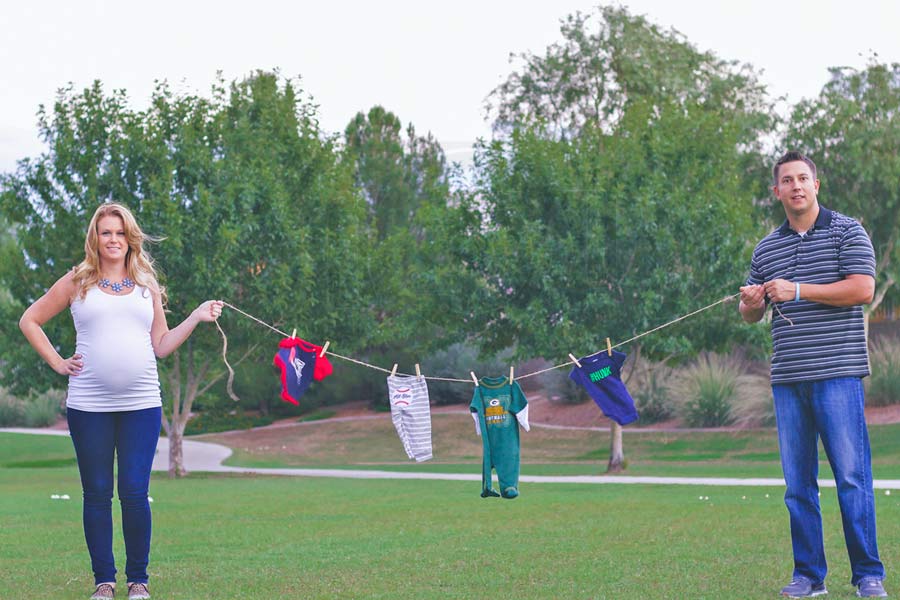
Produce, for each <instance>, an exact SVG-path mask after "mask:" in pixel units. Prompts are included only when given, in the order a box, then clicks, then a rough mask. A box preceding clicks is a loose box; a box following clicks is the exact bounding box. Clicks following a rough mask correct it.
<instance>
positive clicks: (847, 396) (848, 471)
mask: <svg viewBox="0 0 900 600" xmlns="http://www.w3.org/2000/svg"><path fill="white" fill-rule="evenodd" d="M772 392H773V395H774V397H775V418H776V420H777V422H778V445H779V447H780V449H781V466H782V469H783V470H784V480H785V483H786V484H787V491H786V492H785V494H784V503H785V504H786V505H787V509H788V513H789V514H790V520H791V542H792V544H793V549H794V577H797V576H800V577H805V578H807V579H809V580H810V581H812V582H813V583H818V582H821V581H824V580H825V575H826V573H827V572H828V566H827V564H826V562H825V546H824V543H823V540H822V513H821V511H820V509H819V496H818V492H819V485H818V482H817V477H818V474H819V452H818V439H819V438H820V437H821V438H822V446H823V447H824V448H825V455H826V456H827V457H828V462H829V463H830V464H831V470H832V471H833V472H834V480H835V483H836V484H837V495H838V503H839V504H840V507H841V518H842V520H843V525H844V540H845V541H846V544H847V553H848V554H849V556H850V568H851V572H852V579H851V583H852V584H853V585H856V584H857V583H858V582H859V580H860V579H862V578H863V577H875V578H877V579H884V566H883V565H882V564H881V561H880V560H879V558H878V543H877V542H876V540H875V492H874V490H873V489H872V455H871V450H870V449H869V434H868V431H867V430H866V420H865V414H864V413H863V408H864V406H865V400H864V398H863V386H862V380H861V379H860V378H859V377H838V378H834V379H823V380H819V381H805V382H801V383H791V384H773V385H772Z"/></svg>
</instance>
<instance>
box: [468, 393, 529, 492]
mask: <svg viewBox="0 0 900 600" xmlns="http://www.w3.org/2000/svg"><path fill="white" fill-rule="evenodd" d="M469 410H470V411H471V413H472V418H473V419H474V420H475V431H476V433H478V435H480V436H481V444H482V449H483V452H484V454H483V458H482V461H481V497H482V498H487V497H488V496H503V497H504V498H515V497H516V496H518V495H519V490H518V486H519V427H518V426H519V425H521V426H522V428H523V429H524V430H525V431H528V430H529V429H530V426H529V424H528V400H526V399H525V394H523V393H522V388H521V387H519V384H518V383H516V382H515V381H510V380H509V379H508V378H506V377H482V378H481V380H480V381H479V385H478V386H477V387H476V388H475V394H474V395H473V396H472V403H471V404H470V405H469ZM513 415H515V419H513ZM491 469H494V470H496V471H497V479H499V480H500V493H499V494H498V493H497V492H495V491H494V490H493V488H492V487H491Z"/></svg>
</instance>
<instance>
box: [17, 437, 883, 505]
mask: <svg viewBox="0 0 900 600" xmlns="http://www.w3.org/2000/svg"><path fill="white" fill-rule="evenodd" d="M0 432H9V433H31V434H47V435H69V432H68V431H59V430H50V429H0ZM231 453H232V452H231V448H228V447H227V446H223V445H221V444H213V443H210V442H197V441H194V440H184V462H185V468H186V469H187V470H188V471H189V472H190V471H197V472H203V471H206V472H215V473H249V474H255V475H284V476H294V477H336V478H342V479H432V480H444V481H481V474H480V473H428V472H422V471H419V472H413V471H376V470H360V469H287V468H284V469H265V468H253V467H228V466H225V465H223V464H222V463H223V462H224V461H225V459H227V458H228V457H229V456H231ZM474 468H475V467H473V469H474ZM168 469H169V440H168V438H164V437H162V438H160V439H159V446H158V447H157V452H156V458H155V459H154V460H153V470H154V471H167V470H168ZM519 481H522V482H526V483H582V484H595V485H596V484H604V483H612V484H636V483H643V484H657V485H700V486H713V487H715V486H748V487H749V486H756V487H759V486H762V487H784V479H781V478H777V479H776V478H741V477H637V476H631V475H558V476H557V475H522V476H521V477H519ZM819 487H823V488H833V487H835V484H834V480H832V479H822V480H819ZM874 487H875V489H877V490H900V479H876V480H875V482H874Z"/></svg>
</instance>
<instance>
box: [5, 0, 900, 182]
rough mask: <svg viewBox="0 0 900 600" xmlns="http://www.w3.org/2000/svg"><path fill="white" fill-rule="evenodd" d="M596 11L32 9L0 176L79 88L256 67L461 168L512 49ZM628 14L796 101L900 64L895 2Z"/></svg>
mask: <svg viewBox="0 0 900 600" xmlns="http://www.w3.org/2000/svg"><path fill="white" fill-rule="evenodd" d="M596 4H597V2H596V1H595V2H585V1H582V2H579V1H575V0H555V1H550V0H542V1H531V0H519V1H515V2H513V1H508V0H502V1H493V0H480V1H473V0H455V1H453V2H441V3H437V2H428V1H427V0H418V1H414V2H413V1H410V2H401V1H392V0H380V1H374V2H372V1H369V2H350V1H346V0H331V1H330V2H323V1H321V0H319V1H317V2H302V1H301V2H297V1H293V2H287V1H284V2H278V1H274V0H256V1H245V2H234V1H231V0H220V1H217V2H200V1H196V2H195V1H192V0H180V1H178V2H174V1H172V0H156V1H154V2H152V3H151V2H142V3H139V2H123V1H121V0H118V1H113V0H93V1H85V0H67V1H61V0H28V1H27V2H24V1H19V2H4V3H3V5H2V8H0V31H2V32H3V35H2V36H0V72H2V90H3V94H2V96H0V171H10V170H12V169H14V168H15V163H16V160H18V159H21V158H24V157H27V156H35V155H37V154H39V153H40V152H41V151H42V149H43V147H42V144H41V142H40V140H38V138H37V128H36V117H35V113H36V112H37V109H38V106H39V105H40V104H41V103H45V104H50V103H52V102H53V100H54V97H55V94H56V90H57V89H59V88H60V87H63V86H65V85H67V84H68V83H69V82H72V83H74V84H75V86H76V87H78V88H82V87H84V86H87V85H89V84H90V82H91V81H93V80H94V79H100V80H101V81H102V82H103V84H104V85H105V87H106V89H107V90H111V89H114V88H125V89H126V90H128V92H129V95H130V97H131V99H132V102H133V104H134V106H135V107H143V106H145V105H146V103H147V100H148V98H149V96H150V93H151V91H152V88H153V82H154V80H156V79H166V80H168V81H169V82H170V83H171V84H173V86H174V87H175V89H178V90H186V91H191V92H201V93H206V92H207V90H208V89H209V87H210V85H211V83H212V82H213V80H214V78H215V74H216V72H217V71H222V72H223V75H224V77H225V79H226V80H232V79H235V78H240V77H243V76H245V75H247V74H248V73H250V72H252V71H253V70H255V69H273V68H278V69H280V71H281V73H282V74H283V75H285V76H291V77H293V76H300V77H302V85H301V87H303V88H304V90H305V91H306V92H307V93H309V94H311V95H312V96H313V98H314V100H315V101H316V102H317V103H318V104H319V105H320V122H321V124H322V126H323V128H324V129H326V130H329V131H341V130H343V128H344V126H345V125H346V124H347V122H348V121H349V120H350V119H351V118H352V117H353V115H354V114H355V113H356V112H358V111H361V110H362V111H365V110H368V109H369V108H370V107H372V106H373V105H375V104H381V105H383V106H385V107H386V108H387V109H389V110H391V111H393V112H394V113H395V114H397V115H398V116H399V117H400V118H401V120H402V121H403V122H404V124H405V123H408V122H412V123H413V124H414V125H415V126H416V129H417V130H418V131H419V132H422V133H424V132H425V131H431V132H432V133H433V134H434V135H435V136H436V137H437V138H438V140H439V141H440V142H441V143H442V145H443V146H444V149H445V150H446V151H447V152H448V155H449V157H450V158H451V159H452V160H465V158H466V156H467V154H468V153H469V150H470V148H471V145H472V143H473V141H474V140H475V139H476V138H478V137H480V136H489V135H490V128H489V127H488V125H487V123H486V122H485V120H484V109H483V102H484V99H485V96H487V94H488V93H489V92H490V91H491V90H492V89H493V88H494V87H495V86H496V85H498V84H499V83H500V82H501V81H502V80H503V79H504V78H505V76H506V75H507V74H508V73H509V72H510V68H511V67H510V64H509V54H510V53H511V52H516V53H518V52H524V51H533V52H536V53H539V52H542V51H543V49H544V48H545V47H546V46H547V45H549V44H550V43H552V42H554V41H557V40H559V39H560V35H559V20H560V19H561V18H562V17H564V16H565V15H567V14H570V13H572V12H574V11H576V10H582V11H591V10H592V7H593V6H595V5H596ZM622 4H624V5H625V6H627V7H628V8H629V9H630V10H631V12H632V13H636V14H644V15H646V16H647V17H648V18H649V19H650V20H651V21H653V22H655V23H657V24H659V25H662V26H664V27H666V28H669V27H674V28H675V29H677V30H678V31H680V32H681V33H683V34H684V35H685V36H686V37H687V38H688V40H690V41H691V42H692V43H693V44H694V45H695V46H696V47H698V48H699V49H701V50H711V51H713V52H714V53H715V54H717V55H718V56H719V57H721V58H726V59H737V60H740V61H742V62H749V63H751V64H752V65H754V66H755V67H757V68H759V69H763V70H764V74H763V82H764V83H766V84H767V85H768V86H769V89H770V91H771V92H772V94H773V95H775V96H782V95H786V96H787V97H788V99H789V100H790V101H796V100H799V99H800V98H803V97H810V96H814V95H816V94H817V93H818V91H819V89H820V88H821V86H822V85H823V84H824V83H825V82H826V81H827V79H828V71H827V69H828V67H829V66H837V65H842V66H844V65H847V66H853V67H862V66H864V65H865V63H866V58H867V57H868V56H869V54H870V53H871V52H872V51H874V52H877V53H878V55H879V57H880V59H881V60H883V61H890V62H895V61H896V62H900V34H898V32H897V26H898V23H900V2H897V1H896V0H856V1H855V2H849V1H847V0H843V1H834V0H818V1H813V0H754V1H752V2H751V1H749V0H742V1H720V2H714V1H712V0H707V1H700V0H627V1H625V2H622Z"/></svg>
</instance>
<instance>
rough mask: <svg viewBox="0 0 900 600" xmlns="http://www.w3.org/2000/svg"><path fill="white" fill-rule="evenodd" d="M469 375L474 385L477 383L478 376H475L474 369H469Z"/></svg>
mask: <svg viewBox="0 0 900 600" xmlns="http://www.w3.org/2000/svg"><path fill="white" fill-rule="evenodd" d="M469 375H471V376H472V381H474V382H475V385H478V378H477V377H475V371H469Z"/></svg>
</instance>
